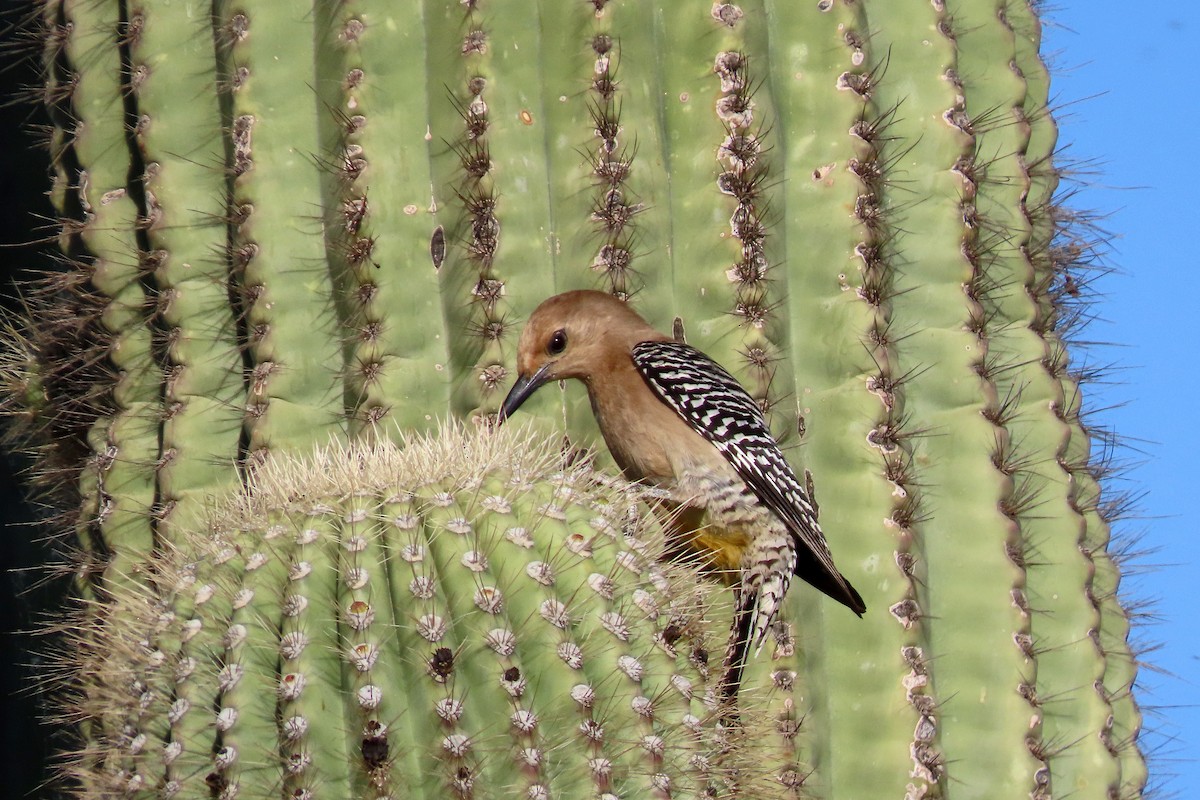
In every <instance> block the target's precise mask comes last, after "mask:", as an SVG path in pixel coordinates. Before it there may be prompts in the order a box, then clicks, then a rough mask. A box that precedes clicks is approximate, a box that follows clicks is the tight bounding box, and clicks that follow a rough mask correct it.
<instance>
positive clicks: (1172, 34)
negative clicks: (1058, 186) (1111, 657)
mask: <svg viewBox="0 0 1200 800" xmlns="http://www.w3.org/2000/svg"><path fill="white" fill-rule="evenodd" d="M1051 4H1053V6H1054V7H1051V8H1047V9H1046V10H1045V12H1044V13H1045V14H1046V16H1047V24H1046V28H1045V41H1044V44H1043V53H1044V54H1046V56H1047V57H1048V58H1049V60H1050V62H1051V66H1052V68H1053V72H1054V82H1053V85H1052V92H1053V93H1054V95H1055V102H1056V104H1057V105H1058V106H1059V107H1060V108H1059V110H1058V117H1059V121H1060V135H1061V140H1060V141H1061V143H1063V144H1068V145H1069V149H1068V150H1067V151H1066V155H1067V156H1068V157H1069V158H1071V159H1076V160H1090V161H1095V162H1099V164H1098V166H1099V174H1098V175H1096V176H1095V177H1093V178H1091V179H1090V180H1091V183H1092V185H1084V186H1083V187H1082V188H1081V191H1080V192H1079V194H1078V196H1077V198H1076V199H1075V200H1074V201H1073V202H1072V205H1073V206H1074V207H1076V208H1083V209H1090V210H1093V211H1097V212H1101V213H1104V214H1107V219H1106V220H1105V221H1104V222H1103V226H1104V227H1105V228H1106V229H1107V230H1109V231H1111V232H1112V233H1114V234H1115V235H1116V236H1117V238H1115V239H1114V241H1113V252H1112V253H1111V257H1110V261H1111V263H1112V265H1113V266H1114V267H1116V268H1117V269H1118V270H1119V272H1118V273H1116V274H1113V275H1110V276H1108V277H1106V278H1104V279H1103V280H1102V281H1100V283H1099V285H1098V289H1099V291H1100V292H1101V293H1102V294H1103V295H1104V297H1102V298H1101V299H1100V300H1099V301H1098V302H1097V304H1096V305H1095V307H1094V308H1093V311H1094V312H1095V313H1096V315H1097V316H1098V317H1099V319H1098V320H1097V321H1096V322H1095V323H1093V325H1092V327H1091V328H1089V329H1088V331H1087V335H1086V337H1085V338H1088V339H1091V340H1097V341H1104V342H1112V343H1113V345H1114V346H1106V347H1097V348H1094V349H1093V350H1091V351H1090V352H1089V353H1088V354H1087V356H1088V358H1090V359H1091V360H1092V361H1093V362H1094V363H1098V364H1100V363H1104V364H1107V363H1112V364H1115V365H1117V366H1118V367H1119V369H1118V371H1117V372H1116V373H1115V374H1114V375H1113V377H1112V383H1111V385H1108V386H1101V387H1095V386H1093V387H1091V392H1090V405H1091V407H1092V408H1106V407H1109V406H1115V405H1119V407H1116V408H1112V409H1111V410H1108V411H1103V412H1101V413H1100V414H1099V419H1100V421H1101V422H1102V423H1103V424H1105V425H1108V426H1110V427H1112V428H1114V429H1115V430H1116V431H1117V432H1118V433H1119V434H1120V435H1121V436H1122V437H1123V438H1124V440H1125V442H1126V443H1127V444H1128V445H1130V447H1131V448H1135V449H1130V450H1128V451H1127V452H1126V453H1125V454H1124V455H1125V456H1126V457H1128V458H1130V459H1132V460H1133V461H1135V462H1136V463H1135V464H1134V465H1133V466H1132V468H1131V469H1129V470H1128V471H1127V472H1126V473H1125V474H1124V478H1125V480H1123V481H1119V482H1118V484H1117V488H1119V489H1121V488H1126V489H1132V490H1134V491H1144V492H1146V494H1145V496H1144V498H1143V499H1142V501H1141V503H1140V508H1141V510H1142V515H1141V518H1140V519H1135V520H1132V521H1128V522H1126V523H1124V524H1123V525H1122V528H1121V529H1122V530H1123V532H1124V533H1127V534H1130V533H1141V534H1142V540H1141V542H1140V545H1139V547H1138V549H1147V548H1151V549H1153V550H1154V552H1153V553H1151V554H1149V555H1147V556H1145V557H1144V558H1142V559H1141V563H1142V564H1143V565H1147V566H1150V565H1153V568H1152V569H1147V570H1144V571H1143V572H1142V573H1141V574H1134V575H1132V576H1130V577H1129V578H1128V579H1127V580H1126V582H1125V584H1124V586H1125V587H1126V588H1127V592H1126V595H1127V597H1129V598H1133V599H1135V600H1146V599H1149V600H1153V601H1155V603H1154V605H1153V607H1152V611H1153V613H1154V614H1155V616H1156V618H1157V619H1158V620H1159V621H1157V622H1155V623H1154V624H1151V625H1148V626H1143V627H1142V628H1141V629H1140V630H1138V631H1136V633H1135V639H1136V640H1137V641H1139V642H1141V643H1142V644H1145V645H1158V649H1156V650H1154V651H1153V652H1151V653H1149V654H1147V655H1146V660H1147V661H1149V663H1150V664H1151V665H1152V666H1153V667H1154V668H1155V669H1156V670H1161V672H1158V671H1152V670H1147V669H1143V670H1142V673H1141V677H1140V678H1139V686H1140V689H1141V691H1140V692H1139V693H1138V695H1137V697H1138V699H1139V700H1140V702H1141V703H1142V705H1143V707H1144V709H1145V714H1146V722H1147V728H1148V729H1149V730H1148V732H1147V733H1146V734H1145V738H1144V739H1143V741H1144V746H1146V747H1147V748H1149V749H1150V751H1151V753H1152V769H1153V770H1154V773H1153V774H1155V776H1156V778H1157V780H1156V781H1155V783H1157V784H1159V786H1160V788H1161V789H1162V790H1163V792H1164V793H1165V795H1166V796H1178V797H1179V798H1191V797H1200V625H1197V624H1196V623H1197V618H1198V617H1200V608H1198V607H1197V602H1196V601H1197V600H1200V575H1197V574H1196V570H1197V569H1198V568H1200V536H1198V535H1197V530H1196V529H1197V522H1198V521H1200V514H1197V512H1196V506H1195V505H1194V501H1195V500H1196V499H1197V497H1198V496H1200V486H1197V481H1198V479H1200V469H1197V467H1196V466H1195V465H1196V460H1195V459H1196V458H1197V456H1198V454H1200V417H1194V416H1192V415H1191V414H1190V413H1189V411H1190V410H1191V406H1192V402H1193V401H1194V400H1195V399H1196V394H1197V392H1198V391H1200V369H1197V368H1195V367H1188V366H1186V364H1185V360H1186V359H1187V358H1188V357H1189V356H1194V355H1196V354H1197V346H1196V343H1197V339H1196V338H1195V337H1196V333H1197V331H1196V330H1195V329H1193V328H1192V326H1191V325H1190V324H1189V323H1188V322H1187V320H1188V319H1189V318H1190V317H1191V315H1192V314H1193V313H1194V311H1193V309H1192V304H1193V303H1195V302H1196V301H1197V300H1198V299H1200V274H1198V271H1200V259H1198V258H1197V255H1196V254H1197V249H1196V248H1195V247H1193V245H1192V242H1191V238H1192V237H1193V236H1196V235H1197V234H1200V222H1197V219H1196V217H1195V216H1193V215H1194V214H1195V213H1196V212H1195V209H1194V207H1193V204H1194V203H1195V202H1196V190H1195V189H1194V185H1195V177H1194V175H1193V174H1192V171H1193V170H1194V169H1195V158H1196V155H1197V154H1196V153H1195V152H1193V151H1192V150H1189V148H1195V147H1197V146H1200V134H1198V133H1197V131H1200V101H1198V100H1197V99H1196V97H1195V95H1192V94H1191V93H1190V90H1189V89H1187V88H1186V75H1187V74H1190V72H1191V69H1190V68H1189V67H1187V66H1184V67H1180V66H1179V58H1180V57H1181V55H1182V54H1183V53H1184V52H1185V51H1190V50H1191V47H1192V46H1193V45H1194V43H1195V37H1196V36H1197V35H1200V3H1196V2H1194V0H1184V1H1183V2H1178V3H1159V4H1141V3H1129V2H1128V0H1089V1H1085V0H1069V2H1065V3H1061V4H1060V3H1058V2H1057V1H1056V0H1051V3H1047V5H1051ZM1176 306H1178V307H1177V308H1176ZM1180 364H1184V366H1182V367H1179V366H1178V365H1180Z"/></svg>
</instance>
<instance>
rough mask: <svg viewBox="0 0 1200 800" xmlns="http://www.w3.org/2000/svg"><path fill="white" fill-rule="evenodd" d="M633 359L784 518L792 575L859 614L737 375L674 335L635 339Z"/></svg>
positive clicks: (658, 391)
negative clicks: (793, 556) (795, 554)
mask: <svg viewBox="0 0 1200 800" xmlns="http://www.w3.org/2000/svg"><path fill="white" fill-rule="evenodd" d="M633 362H634V364H635V365H636V366H637V369H638V371H639V372H640V373H641V375H642V377H643V378H644V379H645V381H646V383H647V384H649V386H650V388H651V390H653V392H654V393H655V394H656V395H657V396H658V397H659V398H660V399H661V400H662V401H663V402H664V403H666V404H667V405H668V406H670V407H671V408H672V409H674V410H675V412H676V413H677V414H679V416H680V417H682V418H683V420H684V421H685V422H687V424H688V425H689V426H691V428H692V429H693V430H695V431H696V432H697V433H699V434H700V435H701V436H703V437H704V438H705V439H707V440H708V441H710V442H712V443H713V445H714V446H715V447H716V448H717V449H718V450H719V451H720V452H721V454H722V455H723V456H724V457H725V458H726V459H727V460H728V461H729V463H730V464H732V465H733V468H734V469H735V470H736V471H737V473H738V475H740V476H741V477H742V480H744V481H745V482H746V485H747V486H748V487H749V488H750V490H751V491H752V492H753V493H754V494H755V496H756V497H758V499H759V500H760V501H761V502H762V503H763V504H764V505H765V506H767V508H769V509H770V510H771V511H772V512H773V513H774V514H775V515H776V516H778V517H779V518H780V519H781V520H783V522H784V524H785V525H787V527H788V529H789V530H790V531H791V532H792V534H793V535H794V536H795V537H796V539H797V545H798V549H799V550H800V553H799V556H800V563H798V565H797V574H799V575H800V576H801V577H803V578H804V579H805V580H807V581H808V582H809V583H812V584H813V585H815V586H817V588H819V589H821V590H822V591H825V592H826V593H828V594H830V595H831V596H832V597H834V598H836V599H838V600H840V601H841V602H843V603H846V605H849V606H850V607H851V608H853V609H854V610H855V611H858V612H860V613H861V606H862V600H861V598H859V597H858V594H857V592H855V591H854V590H853V589H852V588H851V587H850V586H849V584H848V583H847V582H846V580H845V578H843V577H842V575H841V573H839V572H838V570H837V568H836V567H835V566H834V564H833V556H832V555H831V554H830V552H829V547H828V546H827V545H826V543H825V537H824V535H822V533H821V528H820V526H819V525H818V523H817V516H816V512H815V511H814V510H813V507H812V503H810V502H809V500H808V496H807V495H806V494H805V492H804V489H803V487H802V486H801V485H800V481H799V479H797V477H796V474H795V472H793V471H792V468H791V466H790V465H789V464H788V462H787V459H785V458H784V456H783V453H782V452H780V450H779V445H777V444H776V443H775V439H774V437H772V436H771V431H770V429H769V428H768V426H767V421H766V419H765V418H764V417H763V413H762V410H761V409H760V408H759V407H758V404H757V403H755V402H754V399H753V398H751V397H750V395H749V394H747V392H746V390H745V389H743V388H742V385H741V384H740V383H738V381H737V379H736V378H734V377H733V376H732V375H730V374H729V373H728V372H727V371H726V370H725V369H724V368H723V367H721V365H720V364H718V363H716V362H715V361H713V360H712V359H711V358H709V357H708V356H706V355H704V354H703V353H701V352H700V351H699V350H697V349H696V348H694V347H691V346H689V345H686V344H681V343H679V342H642V343H640V344H638V345H635V346H634V348H633ZM856 606H857V607H856Z"/></svg>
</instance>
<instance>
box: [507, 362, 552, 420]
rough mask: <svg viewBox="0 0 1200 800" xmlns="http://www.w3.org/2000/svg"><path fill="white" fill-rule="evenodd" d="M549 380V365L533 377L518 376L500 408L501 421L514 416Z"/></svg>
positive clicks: (543, 366)
mask: <svg viewBox="0 0 1200 800" xmlns="http://www.w3.org/2000/svg"><path fill="white" fill-rule="evenodd" d="M548 380H550V364H549V363H546V364H543V365H542V367H541V369H539V370H538V371H537V372H535V373H533V374H532V375H529V376H525V375H518V376H517V382H516V383H514V384H513V387H512V388H511V389H509V390H508V397H506V398H504V405H502V406H501V407H500V421H501V422H504V420H506V419H508V418H509V417H510V416H512V413H513V412H514V411H516V410H517V409H518V408H520V407H521V404H522V403H524V402H525V401H526V400H528V399H529V397H530V395H532V394H533V393H534V392H536V391H537V390H538V389H539V388H540V387H541V385H542V384H543V383H545V382H546V381H548Z"/></svg>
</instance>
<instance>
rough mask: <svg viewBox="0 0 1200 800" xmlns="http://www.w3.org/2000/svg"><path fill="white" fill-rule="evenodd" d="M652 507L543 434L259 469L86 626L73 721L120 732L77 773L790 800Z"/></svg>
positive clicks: (478, 436) (700, 592)
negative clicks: (726, 720)
mask: <svg viewBox="0 0 1200 800" xmlns="http://www.w3.org/2000/svg"><path fill="white" fill-rule="evenodd" d="M516 444H519V445H520V447H519V448H514V447H513V446H514V445H516ZM514 452H517V453H518V455H516V456H515V457H514V456H512V453H514ZM639 497H640V494H639V492H637V491H636V490H631V489H630V488H629V487H628V486H623V485H621V484H614V483H612V482H597V479H596V475H595V473H593V472H591V470H590V468H587V467H568V468H566V469H564V468H563V467H562V464H561V456H560V454H559V452H558V447H557V442H556V439H555V437H550V438H546V437H538V436H532V435H530V434H529V433H528V432H525V433H515V434H509V435H504V436H497V435H494V434H491V433H489V432H482V433H481V432H479V431H476V432H474V433H472V434H470V435H468V434H465V433H464V432H463V431H462V430H452V429H445V430H443V431H442V433H441V436H440V438H438V439H436V440H434V439H421V440H414V441H412V442H410V443H409V444H408V445H407V446H406V447H405V448H404V449H400V448H397V447H396V446H395V445H392V444H390V443H386V444H381V445H374V446H371V445H362V446H357V447H349V448H347V447H345V446H342V445H337V446H331V447H328V448H324V449H322V450H320V451H319V452H317V453H316V454H315V455H314V456H313V458H312V459H311V460H309V461H308V462H306V463H298V462H296V461H282V460H268V461H267V462H264V465H262V467H261V468H260V469H259V470H257V471H256V472H255V474H254V476H253V477H252V479H251V483H250V486H249V487H248V489H247V490H245V491H244V492H241V493H239V494H238V495H236V496H234V497H233V498H232V499H229V500H225V501H223V502H222V503H221V504H220V505H219V506H218V507H217V508H216V509H215V510H214V511H213V512H212V514H211V519H210V520H209V523H208V524H209V528H208V529H200V530H197V531H194V532H188V533H184V534H183V535H182V536H181V540H180V541H179V542H177V544H176V546H175V547H172V548H168V549H166V550H164V551H163V552H162V553H160V554H159V555H157V556H155V557H154V559H153V560H152V562H151V564H150V566H151V567H152V568H153V569H154V572H155V581H154V583H153V585H150V586H145V585H143V586H139V585H136V584H135V585H131V586H129V587H127V588H125V589H123V590H119V591H116V592H115V593H114V596H113V598H112V600H111V606H110V608H111V615H110V621H109V622H108V623H107V624H105V625H104V626H101V627H97V628H96V629H94V630H91V631H88V632H87V635H84V636H82V637H81V640H82V641H84V642H86V643H87V644H88V647H87V648H83V649H81V650H80V651H79V655H77V656H76V657H75V658H77V659H78V662H79V663H78V666H79V667H80V668H82V669H85V670H87V672H88V674H89V680H88V681H87V683H86V684H85V686H84V694H83V696H82V697H81V698H80V699H79V703H80V711H81V713H82V714H84V715H86V716H89V717H93V718H97V719H101V720H103V722H104V723H105V726H104V730H105V735H103V736H101V737H99V738H97V739H96V740H95V741H93V742H92V743H91V744H90V746H89V747H88V748H87V749H85V750H84V751H82V752H80V753H79V754H77V757H76V759H75V762H74V764H73V765H72V767H71V769H72V771H73V773H74V775H75V778H76V779H77V780H78V781H79V783H80V785H81V786H82V787H83V788H84V789H85V791H87V792H89V793H90V795H89V796H96V797H100V796H104V797H109V796H112V797H131V798H137V797H168V798H172V797H190V796H213V797H220V798H228V799H232V798H254V797H272V796H274V797H278V796H283V797H289V798H313V799H314V800H316V798H321V797H395V796H400V795H403V796H405V797H459V798H471V797H500V796H512V797H524V798H533V799H535V800H536V798H549V797H552V796H562V797H577V796H584V795H587V796H597V797H657V798H668V797H701V796H704V797H725V796H747V794H746V793H749V795H751V796H755V797H780V798H782V797H786V796H791V794H790V790H789V789H788V787H787V785H786V781H787V779H786V778H785V777H781V776H784V775H785V774H786V775H793V774H798V772H797V771H796V769H795V767H793V766H791V762H789V761H778V760H777V758H778V755H779V754H778V753H776V751H775V750H774V749H773V748H771V747H770V746H769V745H767V746H764V745H763V743H762V741H761V737H762V735H763V733H765V731H763V730H762V725H764V724H765V722H764V723H757V722H755V721H754V719H755V718H750V719H748V720H747V721H746V725H745V728H744V729H741V730H726V729H724V727H723V726H722V723H721V720H722V719H723V717H722V715H721V713H720V712H719V701H718V697H717V695H716V693H715V691H714V688H715V686H716V684H717V681H716V680H710V678H715V673H712V672H711V671H710V669H709V667H708V664H707V659H706V658H705V656H704V653H705V652H706V651H707V649H708V648H709V647H711V646H713V644H715V643H719V641H720V640H721V636H720V633H719V626H718V625H715V624H714V623H712V622H710V621H709V620H708V619H707V616H708V612H709V610H710V607H711V605H712V602H713V600H714V591H713V590H712V588H711V585H710V584H707V583H706V582H703V581H701V580H700V579H699V578H698V576H697V573H695V572H690V571H689V570H688V569H686V568H681V567H677V566H673V565H670V564H662V563H660V561H659V559H658V553H659V552H660V551H661V548H662V544H663V543H662V539H661V536H662V534H661V530H660V529H658V528H657V527H656V526H655V525H654V524H653V522H652V517H651V516H650V515H649V514H648V512H647V511H646V509H645V507H644V506H643V507H639V506H638V505H637V502H636V501H637V500H638V498H639ZM718 616H719V617H720V618H722V619H724V618H725V617H726V616H727V615H726V614H725V613H724V612H721V613H718ZM94 647H98V648H99V649H97V650H94V649H93V648H94ZM753 708H754V706H753V705H751V706H750V709H753ZM748 748H752V749H748Z"/></svg>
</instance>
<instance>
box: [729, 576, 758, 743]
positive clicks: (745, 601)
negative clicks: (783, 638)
mask: <svg viewBox="0 0 1200 800" xmlns="http://www.w3.org/2000/svg"><path fill="white" fill-rule="evenodd" d="M755 603H756V598H755V597H754V596H753V595H750V596H749V597H745V596H742V593H741V592H738V596H737V597H736V605H735V609H736V610H735V611H734V616H733V626H732V627H731V628H730V631H729V644H728V645H727V646H726V648H725V664H724V669H725V674H724V676H723V677H722V678H721V704H722V706H724V712H723V714H722V716H723V718H724V719H725V720H726V721H736V720H737V718H738V713H737V696H738V689H740V688H741V686H742V671H743V670H744V669H745V668H746V659H747V658H749V657H750V647H751V645H752V644H753V642H751V641H750V639H751V637H752V636H753V624H754V607H755Z"/></svg>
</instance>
